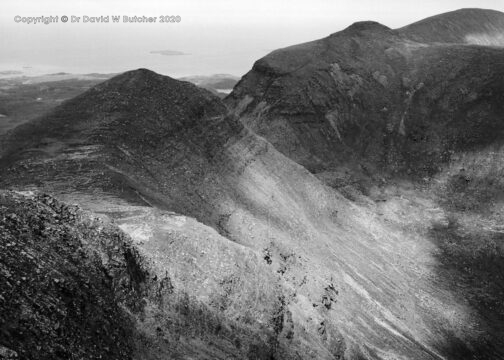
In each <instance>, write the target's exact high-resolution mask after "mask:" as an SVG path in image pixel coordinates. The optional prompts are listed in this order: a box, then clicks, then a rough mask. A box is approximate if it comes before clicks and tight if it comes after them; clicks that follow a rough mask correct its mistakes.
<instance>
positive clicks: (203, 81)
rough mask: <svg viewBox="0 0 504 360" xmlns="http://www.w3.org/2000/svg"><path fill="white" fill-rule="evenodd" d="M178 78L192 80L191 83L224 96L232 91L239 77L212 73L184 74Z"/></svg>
mask: <svg viewBox="0 0 504 360" xmlns="http://www.w3.org/2000/svg"><path fill="white" fill-rule="evenodd" d="M180 80H184V81H189V82H192V83H193V84H195V85H197V86H199V87H202V88H204V89H207V90H209V91H211V92H213V93H214V94H216V95H217V96H219V97H221V98H224V97H225V96H226V95H228V94H229V93H230V92H231V91H232V89H233V88H234V86H235V85H236V84H237V83H238V80H240V78H239V77H237V76H234V75H229V74H214V75H208V76H202V75H196V76H186V77H183V78H180Z"/></svg>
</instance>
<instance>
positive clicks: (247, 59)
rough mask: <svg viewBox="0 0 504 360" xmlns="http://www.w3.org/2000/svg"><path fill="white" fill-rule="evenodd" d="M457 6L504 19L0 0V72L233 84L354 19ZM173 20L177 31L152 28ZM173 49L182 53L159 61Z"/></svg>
mask: <svg viewBox="0 0 504 360" xmlns="http://www.w3.org/2000/svg"><path fill="white" fill-rule="evenodd" d="M462 7H480V8H491V9H495V10H500V11H504V2H503V1H502V0H478V1H475V0H443V1H442V2H440V1H431V0H429V1H424V2H418V1H413V0H390V1H387V2H386V3H384V2H379V1H375V0H360V1H355V0H353V1H351V0H341V1H340V0H338V1H334V0H312V1H304V0H291V1H283V0H278V1H271V0H270V1H267V0H256V1H236V0H234V1H231V0H214V1H198V0H173V1H170V2H167V1H158V0H148V1H135V0H123V1H117V0H111V1H98V0H86V1H84V0H77V1H62V0H49V1H44V2H41V1H35V0H25V1H19V0H2V1H1V2H0V34H1V36H0V71H6V70H14V71H22V72H23V73H24V74H26V75H38V74H45V73H54V72H70V73H92V72H98V73H117V72H122V71H126V70H131V69H135V68H140V67H143V68H149V69H152V70H154V71H156V72H159V73H161V74H165V75H170V76H173V77H181V76H188V75H210V74H215V73H229V74H233V75H237V76H241V75H243V74H245V73H246V72H247V71H248V70H250V69H251V67H252V65H253V63H254V61H256V60H257V59H259V58H261V57H262V56H264V55H266V54H267V53H269V52H270V51H272V50H274V49H277V48H281V47H285V46H289V45H293V44H298V43H302V42H305V41H311V40H314V39H318V38H322V37H325V36H327V35H329V34H331V33H334V32H337V31H339V30H342V29H344V28H345V27H347V26H349V25H350V24H352V23H353V22H355V21H362V20H375V21H378V22H380V23H382V24H384V25H387V26H389V27H391V28H397V27H401V26H404V25H407V24H409V23H412V22H415V21H417V20H420V19H422V18H425V17H428V16H431V15H434V14H439V13H442V12H446V11H451V10H455V9H458V8H462ZM16 15H19V16H23V17H28V16H59V17H60V21H59V22H58V23H53V24H49V25H44V24H35V25H34V24H30V25H28V24H23V23H16V22H15V21H14V17H15V16H16ZM63 15H67V16H69V17H70V16H72V15H75V16H80V17H81V18H82V17H83V16H84V15H87V16H96V17H99V16H112V15H120V16H123V15H129V16H155V17H157V21H156V22H155V23H136V24H128V23H118V24H117V23H116V24H113V23H108V24H106V23H105V24H104V23H86V24H84V23H82V20H81V22H80V23H71V22H67V23H62V22H61V16H63ZM161 15H179V16H181V18H182V20H181V22H180V23H171V24H170V23H160V22H159V17H160V16H161ZM159 50H173V51H181V52H183V53H186V54H188V55H180V56H164V55H159V54H151V53H150V52H151V51H159Z"/></svg>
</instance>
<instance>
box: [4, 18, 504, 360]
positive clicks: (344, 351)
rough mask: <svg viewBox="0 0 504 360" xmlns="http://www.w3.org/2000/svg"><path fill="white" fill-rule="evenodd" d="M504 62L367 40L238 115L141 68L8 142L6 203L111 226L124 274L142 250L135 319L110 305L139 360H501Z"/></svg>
mask: <svg viewBox="0 0 504 360" xmlns="http://www.w3.org/2000/svg"><path fill="white" fill-rule="evenodd" d="M501 59H502V51H501V50H500V49H498V48H495V47H486V46H483V47H482V46H474V45H467V44H448V43H442V44H439V43H435V44H434V43H426V42H422V43H420V42H417V41H414V40H411V39H409V38H407V37H406V36H405V35H402V34H401V33H400V32H399V31H398V30H391V29H389V28H387V27H386V26H383V25H381V24H378V23H375V22H362V23H356V24H353V25H352V26H350V27H348V28H347V29H345V30H343V31H342V32H339V33H336V34H332V35H330V36H329V37H328V38H325V39H322V40H319V41H315V42H310V43H305V44H301V45H296V46H293V47H290V48H286V49H280V50H277V51H275V52H273V53H271V54H270V55H268V56H266V57H265V58H263V59H260V60H258V61H257V62H256V63H255V65H254V68H253V69H252V71H251V72H250V73H248V74H247V75H246V76H244V78H242V80H241V81H240V82H239V83H238V84H237V85H236V86H235V88H234V91H233V93H232V94H230V96H229V97H227V98H226V101H225V103H223V102H222V101H221V100H220V99H219V98H218V97H216V96H214V95H212V94H211V93H210V92H208V91H206V90H204V89H201V88H198V87H196V86H195V85H193V84H190V83H187V82H183V81H178V80H174V79H171V78H169V77H166V76H161V75H158V74H155V73H153V72H151V71H148V70H145V69H139V70H134V71H130V72H127V73H124V74H121V75H118V76H116V77H114V78H112V79H110V80H108V81H106V82H104V83H102V84H100V85H97V86H95V87H93V88H91V89H89V90H88V91H86V92H84V93H83V94H81V95H79V96H77V97H76V98H73V99H71V100H68V101H66V102H64V103H63V104H61V105H60V106H58V107H57V108H55V109H54V110H53V111H52V112H51V113H48V114H46V115H44V116H42V117H40V118H39V119H37V120H35V121H32V122H29V123H27V124H25V125H22V126H20V127H18V128H16V129H14V130H13V131H11V132H9V133H8V134H7V135H6V136H5V137H4V138H3V140H2V146H1V152H0V155H1V158H0V174H1V175H0V188H6V189H12V190H16V191H35V190H36V191H42V192H48V193H50V194H52V196H54V197H55V198H56V199H58V200H57V202H58V203H57V204H58V205H57V207H56V208H59V207H60V204H61V203H60V202H67V203H77V204H79V206H80V207H82V208H83V209H84V210H85V211H86V212H87V211H90V212H92V214H94V215H90V216H92V217H96V218H97V219H96V221H97V223H96V224H97V225H96V226H98V228H101V226H102V225H100V224H102V223H103V224H108V225H110V226H111V227H112V228H113V230H110V231H111V232H110V236H107V237H105V238H101V239H102V240H103V242H104V243H105V244H107V242H108V241H110V239H111V238H119V239H122V243H121V244H119V248H118V249H119V254H122V255H124V258H122V257H119V258H117V261H118V262H119V264H118V266H119V269H122V268H124V265H121V264H124V261H126V263H127V258H126V254H127V251H125V250H122V249H123V246H130V245H122V244H123V243H124V244H129V241H131V248H132V249H134V250H135V251H136V252H137V253H135V254H137V255H135V258H138V259H139V260H138V263H139V264H140V265H141V266H140V270H139V269H138V268H137V267H136V266H135V267H134V269H136V270H135V271H132V272H131V271H130V272H128V274H133V280H131V276H130V280H129V283H133V284H136V285H132V286H130V289H131V287H133V290H132V292H130V293H129V294H131V296H132V297H133V299H134V301H133V302H132V303H131V302H128V301H126V302H124V301H123V299H124V298H123V297H121V296H122V295H121V293H120V292H119V293H116V292H115V290H116V289H117V288H114V287H112V289H110V288H107V289H105V290H106V291H108V292H107V294H109V295H107V296H111V297H112V298H113V297H114V296H117V297H118V299H117V301H118V302H117V303H118V304H119V305H121V304H125V306H126V307H125V306H122V305H121V306H119V308H120V309H122V310H124V311H125V313H126V314H127V315H128V317H127V318H126V319H127V320H128V321H131V324H132V326H131V329H132V333H131V334H129V335H127V336H126V335H125V336H124V337H122V338H121V339H122V340H121V341H124V342H126V343H129V344H130V345H131V347H129V348H127V349H126V348H125V350H127V351H128V353H127V354H125V356H131V357H132V358H134V359H162V358H183V357H187V358H189V357H191V358H198V359H226V358H238V359H295V358H300V359H310V358H311V359H342V358H344V359H387V358H388V359H391V358H411V359H464V358H489V359H490V358H500V357H503V356H504V354H503V352H502V351H503V350H502V349H504V346H503V345H504V344H503V342H502V339H503V338H504V336H503V333H504V332H503V329H504V327H503V324H504V315H503V314H502V311H501V309H503V308H504V306H503V303H502V278H503V274H504V271H503V270H504V269H502V264H503V263H504V261H503V260H504V249H503V248H502V246H501V243H502V241H501V240H502V227H501V225H500V224H502V220H504V219H503V218H502V214H504V212H503V211H502V209H503V206H502V204H503V200H504V198H501V197H500V196H499V194H502V191H501V186H502V185H501V180H500V179H501V178H502V176H501V175H502V169H503V167H502V164H501V160H500V159H502V154H503V153H502V151H501V148H500V138H501V133H500V132H501V123H500V119H501V115H502V105H501V104H502V101H500V96H501V95H500V94H502V91H501V86H502V85H501V84H500V82H499V81H498V80H499V76H500V75H501V71H502V70H503V69H502V66H503V65H502V63H503V62H502V61H501ZM464 86H465V88H464ZM461 89H465V90H462V91H461ZM9 194H11V195H8V196H11V197H12V196H14V197H19V196H21V195H19V194H18V195H12V193H9ZM23 196H24V195H23ZM36 196H37V197H36V198H35V199H23V198H21V200H18V201H21V202H23V203H27V205H26V208H19V210H16V208H15V207H14V208H12V206H11V205H9V204H7V205H3V206H4V208H5V211H6V212H7V213H12V212H14V213H16V216H24V215H23V214H24V212H25V211H26V210H25V209H27V208H30V209H34V210H30V211H35V210H37V209H39V208H42V210H43V209H45V208H44V207H43V206H42V205H40V204H39V205H37V204H38V201H39V200H38V199H40V197H43V196H42V195H36ZM30 204H32V205H30ZM63 206H65V205H63ZM4 208H2V209H4ZM2 211H4V210H2ZM37 211H38V210H37ZM44 211H45V210H44ZM79 211H80V210H79ZM51 214H52V213H51ZM44 216H46V215H44ZM46 217H47V216H46ZM9 219H11V217H9V218H8V217H7V216H4V217H3V218H1V219H0V220H1V221H0V225H1V226H3V227H2V228H8V229H11V230H9V231H14V232H15V231H17V230H16V227H14V228H13V227H12V225H11V220H9ZM23 221H24V220H23ZM46 221H48V222H49V223H51V222H55V223H56V221H55V220H51V219H48V220H46ZM65 223H66V220H64V221H63V225H64V224H65ZM23 224H24V223H23ZM70 224H72V223H70ZM108 225H107V226H108ZM9 226H10V227H9ZM50 226H51V228H52V225H51V224H50ZM104 226H105V225H104ZM20 228H22V229H24V228H25V227H24V225H22V226H21V227H20ZM23 231H24V230H23ZM97 231H98V230H97ZM35 235H37V233H36V234H35ZM52 235H53V236H52V237H50V239H53V240H54V242H56V243H58V244H59V243H60V242H64V241H65V233H63V232H57V233H55V234H52ZM9 236H10V235H9ZM37 236H38V235H37ZM130 238H131V240H129V239H130ZM37 239H38V238H37ZM42 240H43V239H42ZM2 241H3V240H2ZM30 246H31V245H30V243H29V242H28V243H21V246H19V247H16V248H14V249H12V251H13V253H12V255H11V253H9V254H10V255H9V256H12V259H15V258H17V257H21V256H23V255H22V254H23V251H24V252H31V248H30ZM81 246H82V247H83V248H85V249H87V248H88V246H91V247H92V248H93V247H95V246H94V245H93V243H91V244H89V242H84V243H82V245H81ZM9 251H10V250H9ZM102 251H103V250H99V251H98V255H100V256H99V258H100V259H101V261H102V265H100V264H99V263H98V262H97V266H98V268H100V266H105V267H106V264H107V257H106V256H105V257H104V256H103V254H102ZM49 253H52V250H51V251H49ZM113 254H114V253H113ZM116 255H117V254H116ZM136 256H138V257H136ZM125 259H126V260H125ZM11 263H12V262H11ZM103 264H105V265H103ZM10 266H14V265H10ZM66 267H67V262H65V261H61V262H59V263H58V264H57V268H58V269H61V270H60V271H66ZM130 268H131V267H130ZM13 269H14V270H15V271H18V270H16V268H15V267H14V268H13ZM126 269H128V266H126ZM14 270H13V271H14ZM9 271H10V270H9ZM110 275H111V280H110V281H112V283H114V281H116V280H115V279H118V280H117V281H118V282H119V283H120V280H119V279H122V278H123V276H122V275H121V272H120V271H119V273H118V274H110ZM116 275H117V276H116ZM21 276H24V275H23V274H21V275H20V277H21ZM30 276H31V275H30ZM86 276H91V275H86ZM25 277H26V276H25ZM125 277H126V279H128V277H127V276H125ZM30 284H31V283H30ZM126 284H128V282H126ZM135 286H137V288H138V289H135ZM126 287H128V286H126ZM119 288H120V287H119ZM28 289H32V288H31V287H28ZM105 290H104V291H105ZM30 291H31V290H30ZM33 292H37V288H36V287H35V288H33ZM95 299H96V297H95V298H93V299H91V302H92V303H99V297H98V299H97V300H95ZM121 301H122V302H121ZM128 306H130V307H131V306H132V307H133V310H128V309H129V308H128ZM18 308H19V307H18ZM18 308H16V307H15V306H13V309H18ZM118 320H120V319H119V318H118ZM112 325H113V326H116V325H117V326H119V325H120V324H119V323H113V324H112ZM87 326H88V325H87V324H84V325H83V328H84V329H87ZM34 328H35V327H34ZM91 328H92V327H91ZM18 329H21V330H22V327H20V326H19V325H17V324H14V329H12V331H18ZM69 336H70V335H69ZM107 336H108V335H107ZM72 339H73V338H72V337H69V341H73V340H72ZM53 341H55V340H54V339H52V340H51V341H48V342H47V343H46V344H42V345H40V346H44V351H46V350H47V349H49V348H50V347H51V346H52V344H53ZM0 345H3V346H5V347H6V348H8V349H10V350H12V351H15V352H18V353H19V352H20V351H22V350H23V348H22V346H23V343H22V342H18V343H15V342H12V341H11V340H9V339H7V338H6V337H5V335H4V333H3V332H2V333H0ZM114 349H115V348H114ZM114 349H113V351H115V350H114ZM104 350H105V349H104ZM100 351H102V350H100ZM97 354H98V353H97ZM99 354H100V355H102V356H105V355H106V352H103V351H102V352H100V353H99ZM97 356H98V355H97ZM60 358H64V357H60Z"/></svg>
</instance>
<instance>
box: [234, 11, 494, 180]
mask: <svg viewBox="0 0 504 360" xmlns="http://www.w3.org/2000/svg"><path fill="white" fill-rule="evenodd" d="M487 18H488V19H490V20H491V21H490V20H489V22H488V23H487V22H485V20H486V19H487ZM478 19H479V20H481V21H477V20H478ZM468 22H469V23H471V24H473V25H474V26H472V27H469V29H470V32H471V33H472V31H473V30H474V31H476V29H477V27H476V24H478V26H480V28H479V30H481V31H484V30H485V29H487V28H492V29H501V28H500V27H499V26H501V24H502V23H503V22H504V14H502V13H498V12H493V11H484V10H480V11H476V10H473V11H468V10H461V11H457V12H454V13H449V14H445V15H440V16H438V17H435V18H431V19H427V20H424V21H422V22H419V23H417V24H413V25H411V26H408V27H405V28H403V29H399V30H391V29H389V28H387V27H385V26H383V25H380V24H378V23H374V22H362V23H356V24H353V25H352V26H350V27H348V28H347V29H345V30H343V31H341V32H339V33H335V34H332V35H330V36H329V37H327V38H324V39H321V40H317V41H314V42H309V43H305V44H301V45H295V46H292V47H288V48H285V49H280V50H276V51H274V52H272V53H270V54H269V55H267V56H265V57H264V58H262V59H260V60H258V61H257V62H256V63H255V64H254V67H253V69H252V70H251V71H250V72H249V73H247V74H246V75H245V76H244V77H243V79H242V80H241V81H240V82H239V84H238V85H237V86H236V87H235V89H234V91H233V93H232V94H230V95H229V96H228V97H227V98H226V103H227V104H228V106H229V107H230V108H232V109H234V111H235V112H236V113H237V114H239V115H240V116H241V117H242V122H243V123H244V124H245V125H246V126H247V127H249V128H250V129H252V130H253V131H256V132H257V133H258V134H259V135H261V136H264V137H265V138H266V139H267V140H268V141H270V142H271V143H272V144H273V145H274V146H275V147H276V148H277V149H279V150H280V151H281V152H282V153H283V154H285V155H287V156H288V157H290V158H292V159H294V160H295V161H297V162H298V163H300V164H302V165H303V166H306V167H307V168H308V169H309V170H310V171H312V172H315V173H318V172H322V171H326V170H328V169H331V168H333V167H335V166H340V165H342V164H345V163H348V162H350V163H355V161H356V159H358V160H357V161H359V162H364V163H367V166H370V167H377V168H379V169H381V170H391V171H400V172H402V173H414V174H417V175H419V176H422V177H424V176H430V175H431V174H433V173H435V172H436V171H438V168H439V166H440V165H441V164H442V163H445V162H446V160H447V159H448V158H449V154H451V153H452V152H454V151H459V150H468V149H469V148H475V147H478V146H483V145H485V144H487V143H489V142H493V141H494V140H495V139H497V138H499V137H501V135H502V130H503V123H502V122H501V120H500V119H501V114H502V95H501V94H502V83H501V82H500V81H499V80H498V79H500V78H501V77H502V76H503V71H504V67H503V62H502V58H503V54H504V49H501V48H495V47H481V46H479V47H478V46H469V45H464V44H458V43H457V44H455V43H446V42H443V43H438V42H437V41H436V42H435V43H431V42H420V41H419V39H420V38H421V39H425V40H427V39H426V38H425V37H424V35H423V34H424V33H426V34H432V36H433V38H431V39H430V40H432V41H434V40H440V41H444V40H447V41H451V42H452V40H453V41H454V39H453V38H452V37H449V38H446V39H445V38H443V36H445V35H446V34H447V32H445V31H444V28H442V27H440V26H438V24H440V23H442V24H451V25H450V26H452V27H455V25H457V26H458V27H464V28H465V27H466V26H468V25H467V23H468ZM456 33H457V34H458V35H460V36H462V35H463V34H464V33H463V32H458V31H457V32H456ZM439 34H440V35H439ZM448 34H451V33H450V32H448ZM480 34H483V33H482V32H481V33H480ZM435 36H439V38H438V39H434V37H435ZM463 36H465V35H463ZM455 40H456V39H455ZM475 113H476V114H475ZM476 118H477V119H478V120H476V121H475V119H476Z"/></svg>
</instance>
